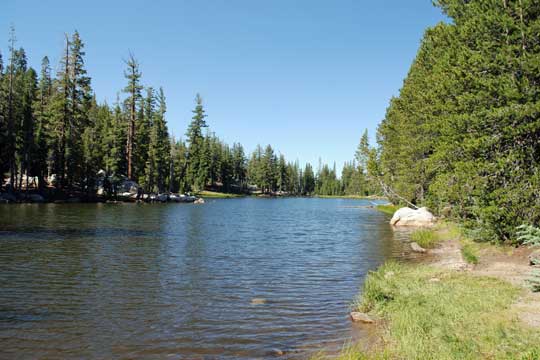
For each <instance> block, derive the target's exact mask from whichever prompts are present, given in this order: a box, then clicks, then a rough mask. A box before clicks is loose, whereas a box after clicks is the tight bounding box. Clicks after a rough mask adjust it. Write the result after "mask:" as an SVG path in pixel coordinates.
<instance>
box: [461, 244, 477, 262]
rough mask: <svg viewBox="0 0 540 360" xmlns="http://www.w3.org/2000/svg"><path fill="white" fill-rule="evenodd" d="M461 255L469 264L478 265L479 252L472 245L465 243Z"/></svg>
mask: <svg viewBox="0 0 540 360" xmlns="http://www.w3.org/2000/svg"><path fill="white" fill-rule="evenodd" d="M461 255H463V258H464V259H465V261H466V262H468V263H469V264H474V265H476V264H478V250H477V249H476V247H475V246H474V245H473V244H472V243H465V244H463V245H462V246H461Z"/></svg>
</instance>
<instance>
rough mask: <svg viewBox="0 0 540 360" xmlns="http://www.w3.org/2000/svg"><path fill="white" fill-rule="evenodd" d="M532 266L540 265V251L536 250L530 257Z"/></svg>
mask: <svg viewBox="0 0 540 360" xmlns="http://www.w3.org/2000/svg"><path fill="white" fill-rule="evenodd" d="M529 264H530V265H540V249H538V250H535V251H533V252H532V253H531V255H529Z"/></svg>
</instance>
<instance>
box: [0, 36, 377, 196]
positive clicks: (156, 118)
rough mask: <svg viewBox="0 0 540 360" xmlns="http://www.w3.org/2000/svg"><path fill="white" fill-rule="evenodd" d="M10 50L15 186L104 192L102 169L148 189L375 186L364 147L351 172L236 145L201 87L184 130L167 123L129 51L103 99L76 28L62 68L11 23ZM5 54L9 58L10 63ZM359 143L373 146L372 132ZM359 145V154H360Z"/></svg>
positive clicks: (4, 90)
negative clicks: (113, 90)
mask: <svg viewBox="0 0 540 360" xmlns="http://www.w3.org/2000/svg"><path fill="white" fill-rule="evenodd" d="M8 45H9V48H8V50H9V51H8V56H7V58H6V59H4V58H2V54H1V53H0V167H1V168H0V170H1V173H2V174H3V179H2V180H3V181H2V185H3V186H4V189H8V190H10V191H19V192H20V191H21V190H28V189H33V191H34V190H35V191H39V192H41V193H47V192H54V193H56V194H58V193H61V194H70V193H73V192H78V193H82V194H95V191H96V187H97V185H98V184H97V181H98V180H97V179H98V177H97V176H96V174H97V173H98V172H100V171H104V172H105V174H106V176H107V177H109V178H111V179H113V181H122V179H130V180H133V181H136V182H137V183H138V184H139V185H140V187H141V188H142V189H144V191H145V192H154V193H163V192H181V193H184V192H188V191H195V192H196V191H200V190H204V189H212V190H217V191H223V192H236V193H243V192H247V191H249V190H250V189H252V188H257V189H259V190H260V191H262V192H264V193H286V194H290V195H315V194H321V195H345V194H347V195H352V194H355V195H359V194H360V195H367V194H371V193H373V192H374V187H373V186H372V184H370V183H369V181H368V180H367V178H366V167H365V166H364V165H365V164H363V163H362V161H363V160H362V155H361V154H360V153H361V152H360V153H358V154H357V156H356V159H355V160H353V161H352V162H350V163H347V164H345V166H344V167H343V171H342V175H341V177H339V176H338V175H337V173H336V167H335V165H334V166H333V167H332V168H330V167H329V166H327V165H321V164H319V168H318V169H317V171H315V170H314V169H313V167H312V165H311V164H306V165H305V166H303V167H301V166H300V165H299V163H298V161H296V162H288V161H286V160H285V157H284V156H283V155H281V154H279V155H278V154H277V153H276V151H275V150H274V149H273V148H272V147H271V146H270V145H268V146H266V147H264V148H263V147H261V146H258V147H257V148H256V149H255V151H253V153H252V154H251V155H250V156H248V155H246V153H245V151H244V148H243V146H242V145H241V144H239V143H235V144H233V145H232V146H229V145H227V144H226V143H225V142H223V141H222V140H220V139H219V138H218V137H217V136H216V135H215V134H214V133H212V132H211V131H210V130H209V128H208V124H207V114H206V110H205V108H204V104H203V99H202V97H201V96H200V95H197V96H196V98H195V108H194V110H193V117H192V119H191V122H190V124H189V127H188V129H187V131H186V134H185V139H175V138H173V137H172V136H171V135H170V133H169V131H168V127H167V120H166V111H167V106H166V99H165V94H164V91H163V89H162V88H161V87H158V88H155V87H152V86H145V85H143V82H142V71H141V69H140V65H139V63H138V61H137V60H136V58H135V57H134V56H133V55H132V54H130V55H129V57H128V58H127V60H125V71H124V78H125V87H124V88H123V89H122V91H121V92H120V93H119V94H118V96H117V99H116V101H115V102H114V103H113V104H112V105H110V104H108V103H107V102H103V103H98V101H97V100H96V94H95V93H94V91H93V89H92V86H91V78H90V76H89V75H88V73H87V71H86V66H85V56H86V54H85V50H84V42H83V41H82V39H81V36H80V34H79V33H78V32H77V31H75V32H74V33H73V34H71V35H66V36H65V42H64V49H63V50H62V56H61V59H60V62H59V64H58V66H57V69H58V71H57V73H56V74H53V73H52V69H51V64H50V61H49V58H48V57H47V56H45V57H44V58H43V59H42V62H41V68H40V70H39V72H38V71H36V70H34V69H33V68H32V67H30V66H28V61H27V56H26V52H25V50H24V49H23V48H17V47H16V37H15V32H14V30H13V29H11V33H10V37H9V44H8ZM4 63H5V64H6V65H5V66H4ZM362 141H363V143H361V145H360V147H362V146H364V147H366V146H368V144H367V133H366V134H364V137H363V140H362ZM359 154H360V155H359Z"/></svg>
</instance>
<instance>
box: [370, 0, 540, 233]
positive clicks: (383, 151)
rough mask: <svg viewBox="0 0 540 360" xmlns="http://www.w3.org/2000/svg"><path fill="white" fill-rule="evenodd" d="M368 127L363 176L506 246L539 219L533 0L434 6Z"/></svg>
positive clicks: (539, 10) (537, 8) (538, 84)
mask: <svg viewBox="0 0 540 360" xmlns="http://www.w3.org/2000/svg"><path fill="white" fill-rule="evenodd" d="M436 5H437V6H439V7H440V8H441V9H442V11H444V13H445V14H446V15H447V16H448V17H449V19H450V20H449V22H448V23H440V24H438V25H436V26H434V27H432V28H430V29H428V30H427V31H426V33H425V35H424V38H423V40H422V43H421V46H420V49H419V51H418V54H417V56H416V59H415V60H414V63H413V64H412V66H411V68H410V70H409V73H408V75H407V78H406V79H405V81H404V83H403V87H402V89H401V91H400V93H399V96H397V97H396V98H393V99H392V100H391V102H390V106H389V107H388V109H387V113H386V117H385V119H384V120H383V121H382V123H381V125H380V127H379V129H378V134H377V135H378V143H379V148H378V153H377V156H376V158H377V159H376V160H377V161H374V162H373V166H372V167H373V169H372V171H371V175H373V177H376V178H377V179H378V181H379V182H380V183H381V184H383V186H386V187H387V188H388V189H391V191H389V195H391V196H392V197H394V200H395V201H396V202H404V201H403V199H399V198H397V196H395V195H394V194H399V195H400V196H402V197H403V198H404V199H406V200H408V201H410V202H412V203H414V204H417V205H427V206H428V207H430V208H431V209H432V210H433V211H435V212H436V213H438V214H443V215H446V216H451V217H454V218H457V219H460V220H461V221H464V222H465V223H467V224H468V225H469V226H470V228H471V229H474V230H475V234H476V235H477V236H478V237H479V238H483V239H490V240H495V239H500V240H510V239H512V238H513V237H514V231H515V228H516V226H518V225H520V224H522V223H527V224H533V225H538V224H539V222H540V167H539V162H540V20H539V18H538V16H539V14H540V2H538V1H536V0H471V1H465V0H439V1H437V2H436Z"/></svg>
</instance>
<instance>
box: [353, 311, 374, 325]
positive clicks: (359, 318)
mask: <svg viewBox="0 0 540 360" xmlns="http://www.w3.org/2000/svg"><path fill="white" fill-rule="evenodd" d="M350 315H351V319H352V321H354V322H361V323H364V324H373V323H374V322H375V321H374V320H373V319H372V318H370V317H369V315H367V314H364V313H361V312H357V311H353V312H351V314H350Z"/></svg>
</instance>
